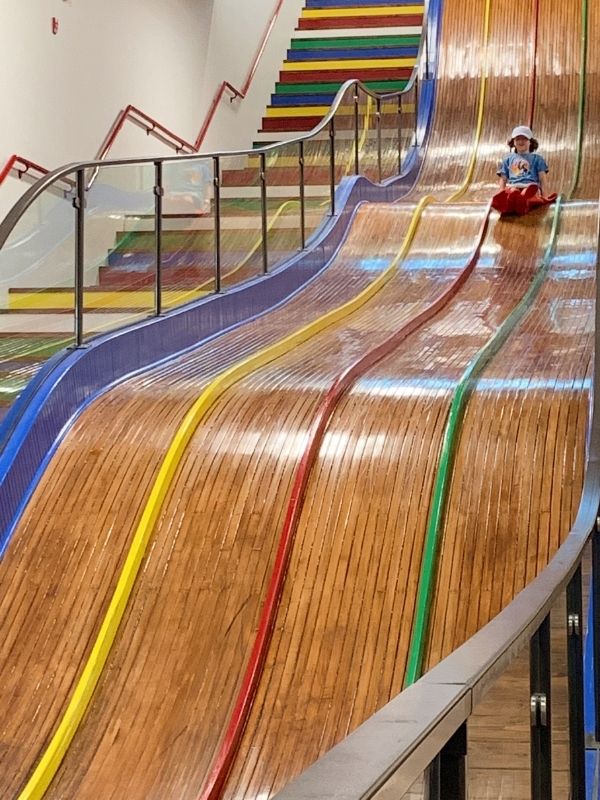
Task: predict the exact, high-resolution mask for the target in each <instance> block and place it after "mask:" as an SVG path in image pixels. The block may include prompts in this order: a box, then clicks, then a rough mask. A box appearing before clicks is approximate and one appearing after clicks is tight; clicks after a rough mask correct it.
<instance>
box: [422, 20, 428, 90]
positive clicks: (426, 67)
mask: <svg viewBox="0 0 600 800" xmlns="http://www.w3.org/2000/svg"><path fill="white" fill-rule="evenodd" d="M423 43H424V45H425V47H424V50H425V80H429V25H427V24H425V39H424V42H423Z"/></svg>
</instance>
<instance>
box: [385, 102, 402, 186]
mask: <svg viewBox="0 0 600 800" xmlns="http://www.w3.org/2000/svg"><path fill="white" fill-rule="evenodd" d="M380 124H381V177H382V180H384V181H386V180H389V179H390V178H395V177H396V176H397V175H398V174H399V164H400V152H399V151H400V147H401V146H402V132H401V114H400V100H399V97H391V98H388V99H385V100H382V101H381V117H380Z"/></svg>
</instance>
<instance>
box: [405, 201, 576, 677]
mask: <svg viewBox="0 0 600 800" xmlns="http://www.w3.org/2000/svg"><path fill="white" fill-rule="evenodd" d="M561 205H562V196H561V197H559V198H558V200H557V201H556V207H555V210H554V219H553V222H552V230H551V233H550V241H549V243H548V246H547V248H546V251H545V253H544V257H543V259H542V262H541V264H540V266H539V268H538V270H537V272H536V274H535V276H534V278H533V280H532V282H531V285H530V286H529V289H528V290H527V292H526V293H525V294H524V295H523V297H522V298H521V300H520V301H519V303H518V305H516V306H515V308H514V309H513V310H512V311H511V313H510V314H509V315H508V317H507V318H506V319H505V320H504V322H503V323H502V325H500V327H499V328H498V330H497V331H496V333H495V334H494V335H493V336H492V338H491V339H490V340H489V341H488V343H487V344H486V345H485V346H484V347H483V348H482V349H481V350H480V351H479V352H478V353H477V355H476V356H475V358H474V359H473V360H472V361H471V363H470V364H469V366H468V367H467V369H466V370H465V372H464V373H463V375H462V377H461V379H460V381H459V383H458V385H457V387H456V389H455V390H454V395H453V397H452V402H451V404H450V411H449V414H448V419H447V421H446V429H445V431H444V438H443V440H442V449H441V454H440V459H439V462H438V468H437V473H436V478H435V484H434V489H433V500H432V503H431V508H430V512H429V519H428V523H427V531H426V534H425V546H424V551H423V560H422V567H421V575H420V577H419V587H418V590H417V603H416V611H415V617H414V624H413V631H412V637H411V642H410V648H409V653H408V664H407V669H406V677H405V679H404V685H405V686H410V685H411V684H412V683H414V682H415V681H416V680H418V678H420V677H421V673H422V669H423V656H424V651H425V641H426V638H427V633H428V628H429V616H430V613H431V602H432V599H433V589H434V583H435V573H436V562H437V555H438V550H439V545H440V540H441V528H442V522H443V517H444V511H445V506H446V501H447V499H448V490H449V488H450V479H451V477H452V464H453V459H454V455H455V448H456V443H457V441H458V435H459V433H460V425H461V422H462V419H463V415H464V411H465V407H466V404H467V402H468V399H469V396H470V394H471V392H472V389H473V385H474V383H475V381H476V379H477V377H478V375H479V374H480V373H481V371H482V370H483V369H484V367H485V366H486V364H487V363H488V362H489V361H490V359H491V358H492V357H493V356H494V355H495V354H496V353H497V352H498V350H499V349H500V348H501V347H502V345H503V344H504V342H505V341H506V339H507V338H508V336H509V334H510V333H512V331H513V330H514V329H515V328H516V326H517V325H518V323H519V322H520V321H521V320H522V319H523V317H524V316H525V314H526V313H527V311H529V309H530V308H531V305H532V303H533V301H534V300H535V298H536V296H537V294H538V292H539V290H540V288H541V286H542V284H543V282H544V280H545V278H546V275H547V273H548V270H549V268H550V264H551V261H552V257H553V254H554V249H555V246H556V239H557V236H558V223H559V219H560V211H561Z"/></svg>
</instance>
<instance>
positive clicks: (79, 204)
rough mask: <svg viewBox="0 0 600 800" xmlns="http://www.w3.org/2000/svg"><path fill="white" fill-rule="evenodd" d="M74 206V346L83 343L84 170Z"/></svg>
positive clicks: (80, 177) (79, 178)
mask: <svg viewBox="0 0 600 800" xmlns="http://www.w3.org/2000/svg"><path fill="white" fill-rule="evenodd" d="M73 207H74V208H75V276H74V282H73V283H74V286H73V293H74V297H73V311H74V315H75V316H74V327H75V331H74V333H75V347H81V345H82V344H83V280H84V261H85V171H84V170H82V169H80V170H77V187H76V194H75V197H74V198H73Z"/></svg>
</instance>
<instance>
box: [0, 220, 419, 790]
mask: <svg viewBox="0 0 600 800" xmlns="http://www.w3.org/2000/svg"><path fill="white" fill-rule="evenodd" d="M411 213H412V209H411V208H410V207H409V208H401V207H398V208H396V209H395V212H394V213H393V214H385V213H383V212H382V210H381V209H379V208H368V207H365V208H363V209H361V210H360V211H359V213H358V216H357V220H356V223H355V225H354V227H353V229H352V232H351V234H350V236H349V238H348V241H347V242H346V244H345V245H344V247H343V248H342V250H341V252H340V254H339V256H338V258H337V260H336V262H335V264H333V265H332V266H331V267H330V268H329V269H328V270H327V271H326V272H325V273H323V275H321V276H320V277H319V278H317V280H316V281H315V282H313V283H312V284H311V286H310V287H308V288H307V289H305V290H304V291H303V292H301V293H300V294H299V295H298V296H297V297H296V298H294V299H292V300H291V301H290V302H289V303H287V304H285V305H284V306H282V307H281V308H280V309H278V310H276V311H275V312H273V313H271V314H269V315H267V316H265V317H263V318H261V319H259V320H256V321H255V322H253V323H251V324H249V325H246V326H243V327H241V328H239V329H238V330H236V331H232V332H231V333H229V334H226V335H224V336H222V337H220V338H219V339H218V340H216V341H215V342H213V343H212V344H209V345H207V346H205V347H202V348H199V349H198V350H196V351H194V352H192V353H190V354H188V355H186V356H183V357H180V358H179V359H176V360H174V361H172V362H170V363H168V364H166V365H164V366H162V367H161V368H159V369H157V370H154V371H152V372H150V373H146V374H144V375H142V376H140V377H138V378H135V379H133V380H131V381H128V382H126V383H124V384H123V385H121V386H119V387H118V388H116V389H114V390H113V391H111V392H109V393H107V394H106V395H104V396H103V397H102V398H100V399H99V400H98V401H97V402H95V403H94V404H93V405H92V406H91V407H90V408H89V409H87V410H86V411H85V412H84V413H83V414H82V416H81V417H80V418H79V419H78V420H77V422H76V423H75V424H74V426H73V429H72V430H71V431H70V432H69V434H68V435H67V437H66V438H65V440H64V441H63V442H62V444H61V445H60V447H59V448H58V451H57V453H56V455H55V456H54V458H53V459H52V461H51V463H50V465H49V467H48V469H47V470H46V472H45V474H44V476H43V478H42V480H41V482H40V484H39V486H38V488H37V489H36V491H35V494H34V496H33V498H32V500H31V502H30V503H29V505H28V508H27V510H26V512H25V514H24V515H23V518H22V520H21V521H20V523H19V526H18V528H17V530H16V532H15V535H14V538H13V540H12V542H11V544H10V546H9V548H8V550H7V552H6V554H5V556H4V559H3V561H2V563H1V564H0V586H2V595H1V597H0V626H1V627H0V629H1V630H2V634H3V635H2V639H1V640H0V674H2V678H3V679H2V681H1V682H0V719H2V741H3V742H6V743H9V745H8V746H6V747H3V748H2V749H0V796H6V797H11V796H13V795H14V793H15V792H16V791H17V789H18V787H19V786H20V785H22V784H23V782H24V780H25V778H26V776H27V774H28V773H29V772H30V770H31V768H32V766H33V764H34V762H35V761H36V759H37V758H38V757H39V756H40V754H41V752H42V751H43V749H44V746H45V744H46V743H47V741H48V740H49V737H50V736H51V733H52V731H53V729H54V728H55V726H56V724H57V721H58V719H59V718H60V715H61V713H62V710H63V708H64V706H65V702H66V699H67V698H68V697H69V696H70V694H71V691H72V688H73V683H74V681H75V679H76V677H77V676H78V675H79V673H80V671H81V667H82V663H83V662H84V660H85V658H86V656H87V653H88V651H89V649H90V647H91V642H93V639H94V637H95V635H96V633H97V630H98V627H99V623H100V620H101V618H102V616H103V613H104V611H105V609H106V606H107V602H108V598H109V596H110V594H111V593H112V589H113V587H114V585H115V581H116V575H117V574H118V570H119V569H120V567H121V564H122V562H123V559H124V553H125V550H126V548H127V547H128V545H129V542H130V539H131V537H132V533H133V530H134V529H135V525H136V524H137V520H138V518H139V516H140V513H141V509H142V507H143V504H144V503H145V501H146V499H147V496H148V493H149V490H150V487H151V485H152V482H153V480H154V478H155V476H156V473H157V471H158V468H159V465H160V463H161V459H162V458H163V456H164V454H165V452H166V449H167V447H168V444H169V442H170V440H171V437H172V436H173V434H174V432H175V430H176V429H177V426H178V425H179V424H180V422H181V420H182V418H183V416H184V414H185V412H186V411H187V409H188V408H189V406H190V405H191V404H192V402H193V401H194V400H195V399H196V398H197V396H198V395H199V394H200V392H201V391H202V388H203V387H204V386H206V384H207V382H208V381H209V380H210V379H211V378H212V377H214V375H216V374H218V373H219V372H220V371H222V370H223V369H225V368H226V367H227V366H228V365H230V364H232V363H234V362H236V361H238V360H239V359H241V358H244V357H245V356H247V355H249V354H250V353H252V352H255V351H256V350H257V349H258V348H259V347H262V346H265V345H267V344H269V343H271V342H274V341H278V340H279V339H281V338H282V337H283V336H285V335H287V334H289V333H290V332H291V331H293V330H296V329H298V328H299V327H301V326H302V325H304V324H306V322H308V321H309V320H311V319H314V318H316V317H318V316H320V315H321V314H323V313H324V312H325V311H327V310H328V309H331V308H336V307H338V306H339V305H340V304H341V303H343V302H345V301H346V300H348V299H350V298H351V297H354V296H355V295H356V294H357V293H358V292H359V291H361V289H363V288H364V287H365V286H367V285H369V284H370V283H371V282H372V281H373V279H374V278H375V277H376V276H377V275H378V274H379V273H380V272H381V271H382V269H383V268H384V266H385V264H387V263H389V261H390V260H391V259H392V258H393V257H394V256H395V254H396V252H397V250H398V247H399V246H400V243H401V241H402V237H403V233H404V231H405V230H406V226H407V224H408V220H409V218H410V216H411ZM365 259H368V260H369V262H368V263H369V269H365V265H364V260H365Z"/></svg>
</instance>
